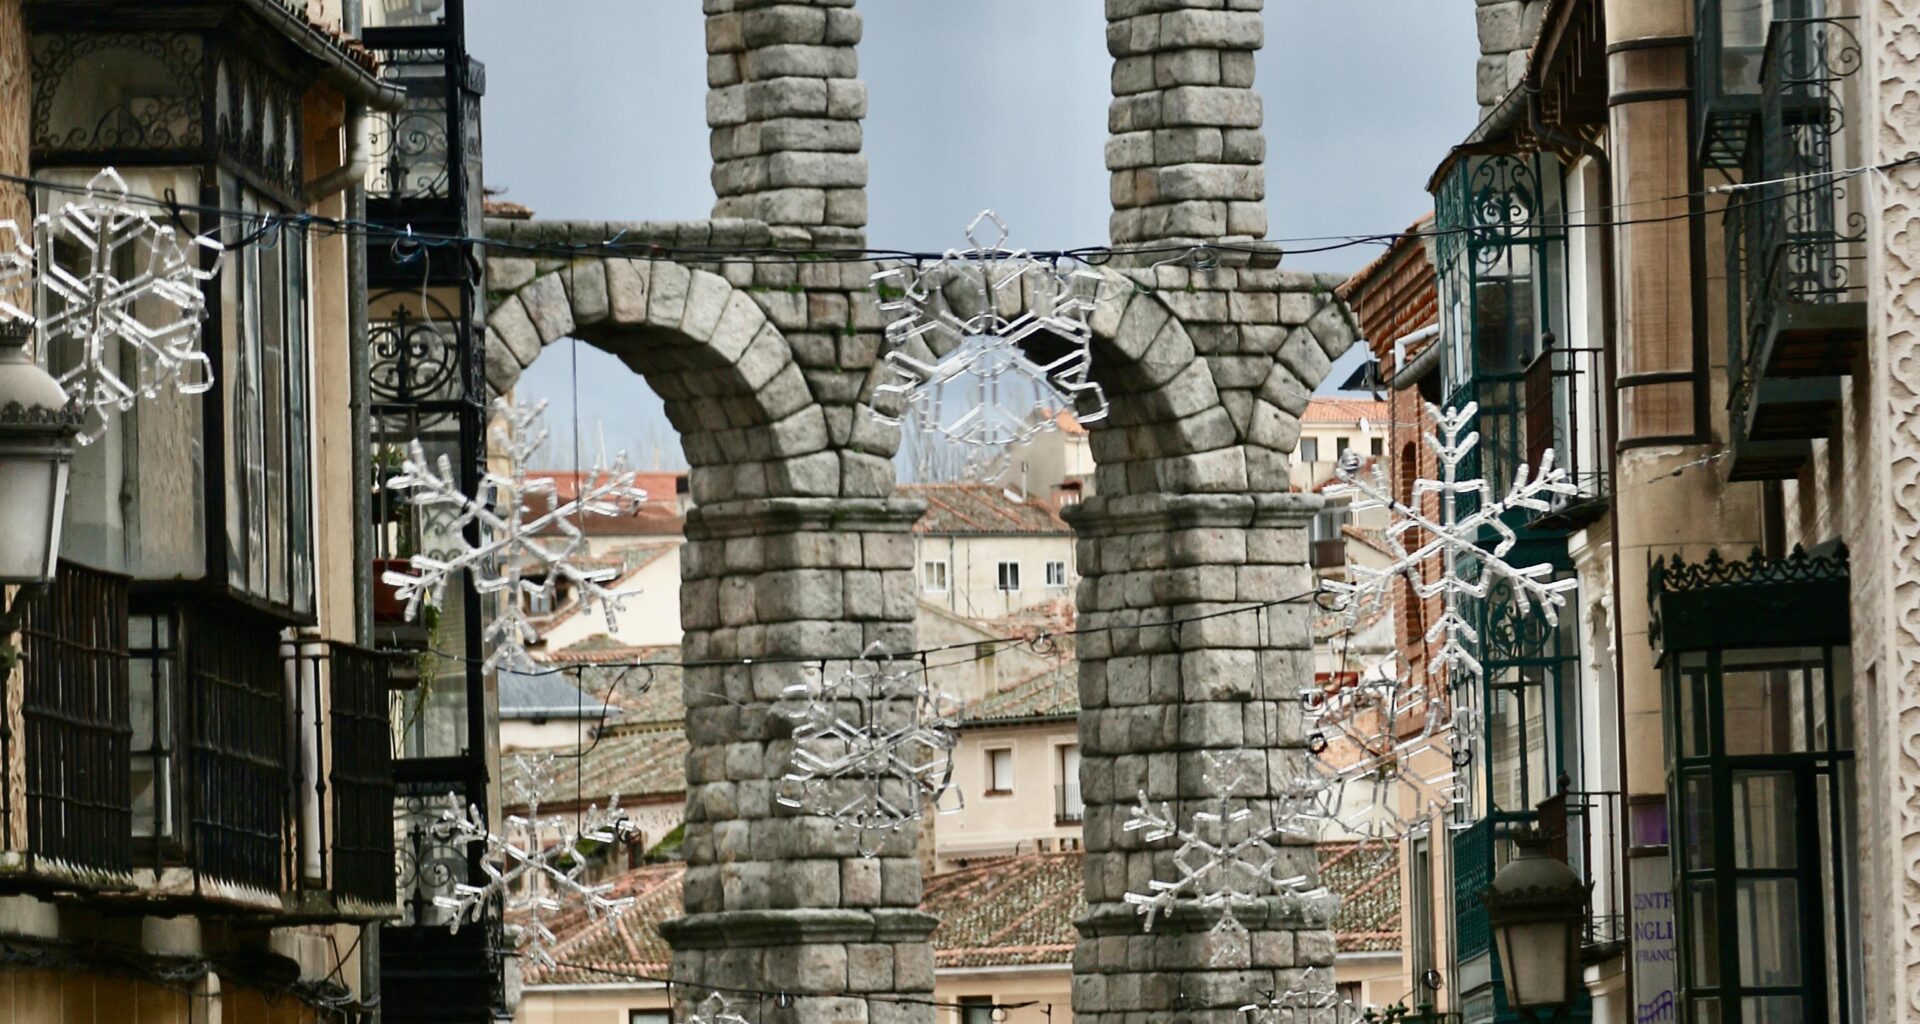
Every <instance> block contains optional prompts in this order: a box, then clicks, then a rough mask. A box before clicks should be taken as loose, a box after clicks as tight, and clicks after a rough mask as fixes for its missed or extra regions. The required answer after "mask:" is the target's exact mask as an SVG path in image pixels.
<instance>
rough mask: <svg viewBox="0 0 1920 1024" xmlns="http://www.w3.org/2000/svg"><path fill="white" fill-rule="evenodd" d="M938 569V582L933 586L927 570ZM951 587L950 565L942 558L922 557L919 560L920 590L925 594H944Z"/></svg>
mask: <svg viewBox="0 0 1920 1024" xmlns="http://www.w3.org/2000/svg"><path fill="white" fill-rule="evenodd" d="M936 566H937V567H939V569H940V574H939V575H940V583H939V585H938V586H935V585H934V583H933V581H932V579H931V573H930V572H929V570H931V569H933V568H934V567H936ZM952 589H953V575H952V567H951V566H950V565H949V564H948V562H947V560H946V559H944V558H923V559H921V560H920V591H921V593H925V594H945V593H948V592H950V591H951V590H952Z"/></svg>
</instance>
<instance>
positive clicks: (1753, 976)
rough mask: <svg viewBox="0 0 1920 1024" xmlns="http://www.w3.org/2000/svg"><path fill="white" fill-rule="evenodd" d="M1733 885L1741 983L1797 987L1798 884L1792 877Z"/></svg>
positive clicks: (1754, 879)
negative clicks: (1737, 916)
mask: <svg viewBox="0 0 1920 1024" xmlns="http://www.w3.org/2000/svg"><path fill="white" fill-rule="evenodd" d="M1736 886H1737V888H1736V889H1735V896H1734V902H1735V909H1736V911H1737V913H1738V915H1739V919H1738V921H1737V922H1736V926H1737V928H1738V931H1739V943H1740V982H1741V984H1743V985H1767V986H1772V985H1797V984H1799V983H1800V908H1799V905H1798V903H1797V902H1796V900H1797V899H1798V898H1799V893H1800V884H1799V882H1797V881H1795V880H1794V879H1791V878H1742V879H1740V880H1738V882H1737V883H1736Z"/></svg>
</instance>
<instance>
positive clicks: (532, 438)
mask: <svg viewBox="0 0 1920 1024" xmlns="http://www.w3.org/2000/svg"><path fill="white" fill-rule="evenodd" d="M546 407H547V406H546V403H545V402H541V403H539V404H538V405H535V406H533V407H531V408H528V407H525V406H521V405H518V404H516V403H512V402H508V401H507V400H506V399H504V398H502V399H495V400H494V404H493V409H494V414H495V416H496V417H497V418H498V422H496V423H495V425H494V428H493V447H494V450H495V451H496V452H497V453H499V454H501V455H502V456H503V457H504V458H505V460H506V463H507V467H508V468H507V471H506V473H505V474H504V475H502V474H500V473H495V472H493V471H491V470H489V471H488V472H487V473H485V474H484V475H483V476H482V477H481V480H480V495H481V496H480V497H470V496H468V495H467V494H466V492H464V491H463V490H461V488H460V478H459V476H458V475H456V473H455V472H454V468H453V464H452V462H451V460H449V459H448V458H447V457H446V456H444V455H442V456H441V457H440V459H439V461H438V462H437V463H434V462H429V461H428V459H427V457H426V453H425V451H424V449H423V448H422V447H421V445H420V442H419V441H417V440H416V441H413V442H411V443H410V444H409V445H408V446H407V455H406V457H405V459H404V460H403V461H402V462H401V466H400V472H399V473H398V474H397V475H395V476H394V477H392V478H391V479H389V480H388V481H387V486H388V487H389V488H391V489H394V490H404V491H410V492H412V501H413V504H414V506H415V507H417V508H420V509H423V510H431V509H437V510H450V511H451V512H452V516H451V520H450V523H449V525H448V527H447V532H448V535H449V537H450V539H451V540H452V542H453V543H454V544H455V545H456V550H455V553H454V554H453V555H452V556H451V557H447V558H438V557H435V556H432V555H427V554H416V555H414V556H413V558H412V560H411V562H412V569H413V573H412V574H411V575H409V574H407V573H402V572H389V573H387V574H386V575H385V576H384V577H383V578H384V580H385V581H386V582H387V583H388V584H390V585H392V586H394V587H396V588H397V590H398V595H399V597H400V598H401V599H402V600H404V601H406V602H407V611H406V615H407V619H408V621H411V620H412V619H413V618H414V616H415V615H416V614H417V613H418V612H419V609H420V603H421V602H422V601H423V600H425V599H427V598H429V597H431V599H432V601H433V603H434V604H436V605H439V604H444V603H445V600H446V590H447V583H448V582H449V581H450V580H452V579H453V578H454V576H455V575H457V574H459V573H462V572H466V573H469V574H471V576H472V578H473V587H474V589H475V590H477V591H479V592H480V593H482V594H499V595H501V599H500V600H498V601H496V602H495V612H494V616H493V618H492V619H491V620H490V621H489V622H488V623H487V626H486V631H485V635H484V636H483V638H482V639H483V641H484V642H487V643H491V644H493V651H492V653H490V654H488V655H487V660H486V668H487V669H488V670H489V671H491V670H492V669H493V668H495V667H496V666H498V665H502V664H504V665H506V666H507V667H509V668H517V669H521V670H531V669H533V668H535V667H536V666H535V664H534V662H533V659H532V657H531V656H529V655H528V654H527V649H526V645H527V644H528V643H531V642H533V641H534V640H537V639H538V638H539V633H538V632H537V631H536V630H535V629H534V625H533V622H532V621H531V620H530V619H529V618H528V616H527V611H526V608H527V606H528V604H529V603H530V601H529V599H531V598H533V597H536V596H545V597H547V598H552V597H553V595H554V593H555V591H556V590H557V588H558V585H559V582H560V581H561V580H563V579H564V580H566V581H568V582H569V583H571V584H572V586H573V588H574V590H575V592H576V593H577V594H578V595H579V600H580V604H581V606H582V607H587V606H590V605H592V604H594V603H596V602H598V603H599V604H600V605H601V606H602V608H603V609H604V610H605V612H606V617H607V631H608V632H610V633H613V632H618V631H619V620H618V619H617V618H616V614H615V613H617V612H618V611H619V610H620V607H621V603H622V602H623V601H624V600H625V599H626V598H627V597H629V596H631V594H632V591H630V590H611V589H608V588H607V587H606V586H605V584H606V583H607V582H608V581H609V580H612V579H613V578H615V577H617V576H618V575H620V570H619V569H618V568H614V567H610V566H604V567H591V568H590V567H585V566H582V565H579V564H577V562H576V559H578V558H579V557H580V556H582V555H584V554H585V553H586V535H585V534H584V533H582V532H581V530H580V526H579V524H578V523H577V522H576V520H578V519H580V518H581V517H583V516H619V515H629V514H631V513H632V512H633V511H634V510H635V509H636V508H637V507H638V506H639V505H640V504H642V503H643V502H645V501H646V500H647V492H646V491H644V490H641V489H640V488H638V487H635V486H634V483H633V481H634V471H633V470H632V469H630V468H628V466H627V456H626V453H625V452H621V453H619V454H618V455H616V456H615V457H614V461H613V466H612V468H602V467H599V466H595V467H594V468H593V469H592V470H590V471H588V472H587V473H586V474H584V475H583V476H582V478H581V479H580V480H579V481H578V486H577V489H576V490H575V493H574V497H573V499H572V500H570V501H565V502H563V501H561V500H559V489H558V487H557V485H556V484H555V482H554V480H553V478H552V477H529V476H528V475H527V465H528V463H529V461H530V460H531V459H532V458H533V456H534V453H535V452H537V451H539V449H540V447H541V445H542V444H544V443H545V442H546V439H547V431H546V428H545V427H544V426H542V415H543V414H544V412H545V410H546ZM471 523H478V524H479V526H480V542H479V543H478V544H477V545H476V544H473V543H470V542H469V541H468V539H467V534H466V528H467V526H468V524H471Z"/></svg>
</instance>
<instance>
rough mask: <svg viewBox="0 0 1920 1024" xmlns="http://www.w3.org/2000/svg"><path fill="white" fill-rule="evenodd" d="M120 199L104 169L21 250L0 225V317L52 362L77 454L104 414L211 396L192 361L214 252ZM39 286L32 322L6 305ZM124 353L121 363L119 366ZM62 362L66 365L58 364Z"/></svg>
mask: <svg viewBox="0 0 1920 1024" xmlns="http://www.w3.org/2000/svg"><path fill="white" fill-rule="evenodd" d="M154 209H155V208H154V207H152V206H150V205H148V204H145V203H140V202H137V201H134V200H132V199H130V198H129V197H128V194H127V183H126V182H125V181H124V180H122V179H121V177H120V175H119V174H118V173H117V172H115V171H114V170H113V168H111V167H109V168H107V169H105V170H103V171H101V172H100V173H99V174H96V175H94V177H93V180H92V181H90V182H88V183H87V189H86V192H85V193H84V194H82V195H81V196H79V197H78V198H75V199H71V200H69V201H67V202H63V203H61V204H60V206H59V207H58V209H56V210H52V211H49V212H47V213H42V214H40V215H39V216H38V217H35V218H34V221H33V236H34V241H33V244H32V245H29V244H27V243H26V242H25V241H23V240H22V239H21V238H20V232H19V228H18V227H17V226H16V225H15V224H13V223H12V222H11V221H0V238H5V239H8V241H6V242H5V243H4V244H0V313H4V314H5V315H7V316H9V317H12V318H14V319H18V320H28V321H32V322H34V323H37V324H38V326H39V330H40V335H41V338H42V343H43V346H44V347H43V350H42V353H43V354H42V360H43V361H44V360H45V359H46V358H47V356H48V355H50V354H51V355H55V356H56V358H58V359H59V360H60V363H61V364H62V365H61V366H57V367H55V369H57V370H58V372H57V374H56V375H55V380H57V381H58V382H59V383H60V386H61V387H63V388H65V389H66V392H67V397H68V398H70V399H72V400H73V402H74V403H75V404H76V405H77V406H78V407H79V408H81V409H82V410H84V411H85V413H86V417H87V420H86V426H85V427H84V428H83V429H82V430H81V433H80V436H79V441H80V443H81V444H91V443H93V442H94V441H97V440H99V438H100V436H101V435H102V434H104V433H106V430H107V418H108V415H109V413H110V412H112V411H115V410H118V411H120V412H125V411H126V410H128V409H131V408H132V407H133V404H134V402H136V401H137V400H139V399H140V398H143V397H145V398H151V397H153V396H155V395H157V394H159V393H160V392H161V391H162V390H163V389H166V388H169V387H171V388H173V389H175V390H177V391H179V392H180V393H181V394H183V395H197V394H201V393H204V392H205V391H207V390H208V389H210V388H212V387H213V363H212V361H211V360H209V359H208V358H207V355H206V353H204V352H202V351H200V322H201V320H203V319H204V318H205V317H206V312H207V300H206V296H205V294H204V293H203V292H202V290H201V286H202V285H203V284H205V283H206V282H207V281H209V280H211V279H212V278H213V276H214V273H215V270H213V269H203V268H202V267H201V265H200V264H201V261H202V259H203V256H204V255H205V254H208V253H211V254H212V255H213V260H212V261H211V264H212V266H213V267H216V268H217V266H218V262H219V258H220V256H221V254H222V252H223V250H222V247H221V245H220V243H219V242H217V241H215V240H213V239H211V238H208V237H206V236H204V235H203V236H187V235H185V234H183V233H182V232H181V231H179V230H178V229H176V228H174V227H172V226H171V225H166V224H162V223H160V222H159V221H157V220H155V219H154V217H153V215H152V214H153V212H154ZM30 284H31V285H37V286H38V291H39V295H38V302H39V305H40V310H41V313H40V316H39V317H38V318H35V317H34V316H32V315H31V314H29V313H28V311H27V310H26V309H24V308H22V307H21V306H20V305H19V304H16V303H14V302H11V301H8V300H7V299H6V298H5V296H6V295H7V294H8V293H14V292H18V291H21V290H24V289H25V288H26V287H27V286H28V285H30ZM123 353H124V354H125V357H127V358H128V359H130V361H131V362H130V369H131V371H132V372H131V373H129V372H127V370H128V368H129V365H128V364H127V363H126V362H123ZM69 360H71V365H64V364H66V363H68V361H69Z"/></svg>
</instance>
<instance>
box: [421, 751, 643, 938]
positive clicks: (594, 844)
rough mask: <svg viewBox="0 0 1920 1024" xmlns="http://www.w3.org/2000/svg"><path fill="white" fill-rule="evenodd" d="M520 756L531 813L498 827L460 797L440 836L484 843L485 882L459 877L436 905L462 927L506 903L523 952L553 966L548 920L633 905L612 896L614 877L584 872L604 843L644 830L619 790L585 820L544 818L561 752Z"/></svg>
mask: <svg viewBox="0 0 1920 1024" xmlns="http://www.w3.org/2000/svg"><path fill="white" fill-rule="evenodd" d="M514 760H515V761H516V763H517V765H518V768H519V771H518V772H517V773H516V775H515V778H514V780H513V783H512V787H511V788H512V789H513V793H514V797H515V798H516V802H517V803H522V804H525V805H526V807H527V813H526V815H525V816H524V817H523V816H521V815H508V816H507V819H506V828H505V829H504V830H503V831H502V832H500V833H495V832H493V831H492V830H491V829H489V828H488V827H487V822H486V818H485V816H484V815H482V814H481V813H480V809H479V808H478V807H473V806H468V807H465V808H462V807H460V806H459V804H458V802H457V801H454V806H453V807H452V808H450V809H449V810H448V811H447V812H446V813H445V815H443V816H442V819H441V822H440V824H439V826H438V830H439V833H440V838H441V839H442V840H447V839H454V840H466V841H469V842H475V843H480V844H482V845H483V846H484V847H485V852H484V853H483V855H482V857H481V860H480V869H481V871H482V872H483V873H484V875H485V881H483V882H481V883H480V884H478V885H474V884H469V883H465V882H461V883H456V884H455V885H454V887H453V894H452V895H450V896H445V895H443V896H435V897H434V898H433V903H434V905H435V906H437V907H440V908H441V909H443V910H448V911H451V912H452V913H450V914H449V915H448V917H449V920H448V925H447V927H448V929H449V930H450V931H454V932H458V931H459V930H460V926H461V925H462V924H463V923H465V922H468V921H478V920H479V919H480V918H481V916H482V914H483V913H484V912H485V911H486V909H487V908H488V907H490V906H493V905H495V904H496V903H500V904H504V905H505V908H506V910H507V913H508V917H509V920H508V925H507V930H508V934H509V936H510V937H511V938H512V939H513V940H514V942H515V944H516V945H517V946H518V948H519V949H520V952H521V953H522V955H524V956H526V957H527V958H529V959H531V960H533V961H535V962H537V963H540V964H542V965H545V966H547V967H552V966H554V960H553V953H552V950H553V946H554V944H555V942H556V941H557V939H556V938H555V937H554V934H553V930H552V928H550V927H549V926H548V923H547V922H548V920H549V918H550V917H551V916H552V915H554V914H557V913H559V912H561V911H562V910H564V909H566V908H568V907H580V908H583V909H585V911H586V913H587V917H588V919H589V920H593V921H610V920H612V919H614V918H617V917H619V916H620V915H621V914H622V913H624V912H625V911H626V910H627V909H628V908H630V907H632V906H633V903H634V897H631V896H622V897H610V896H608V895H607V893H608V892H609V891H611V890H612V888H613V886H612V884H611V883H609V884H603V885H595V884H592V883H589V882H586V881H583V880H582V878H581V876H582V874H583V873H584V872H585V871H586V869H587V867H588V865H589V863H590V862H591V861H592V858H593V854H594V853H596V852H597V851H598V850H599V849H600V848H602V847H604V846H607V845H610V844H614V843H629V842H632V841H634V840H635V839H638V838H639V836H640V829H639V827H638V826H637V825H635V824H634V823H633V822H632V821H630V820H628V818H627V816H626V815H625V814H624V813H623V812H622V811H621V810H620V806H619V804H620V797H619V796H618V795H616V796H614V797H613V798H612V799H611V800H610V801H609V802H608V804H607V807H606V809H605V810H602V809H601V808H600V807H599V806H598V805H594V806H591V807H589V808H588V809H587V813H586V815H585V816H584V817H582V818H581V819H580V820H579V822H578V823H576V822H575V820H574V818H573V817H571V816H567V815H553V816H550V817H546V818H542V817H541V816H540V802H541V800H542V799H544V797H545V796H546V794H547V793H548V792H550V791H551V789H552V786H553V781H554V776H553V763H554V757H553V755H551V754H548V755H545V756H544V757H539V758H530V757H527V756H525V755H516V757H515V758H514ZM448 799H449V800H450V801H452V800H453V798H452V797H451V796H450V797H449V798H448Z"/></svg>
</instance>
